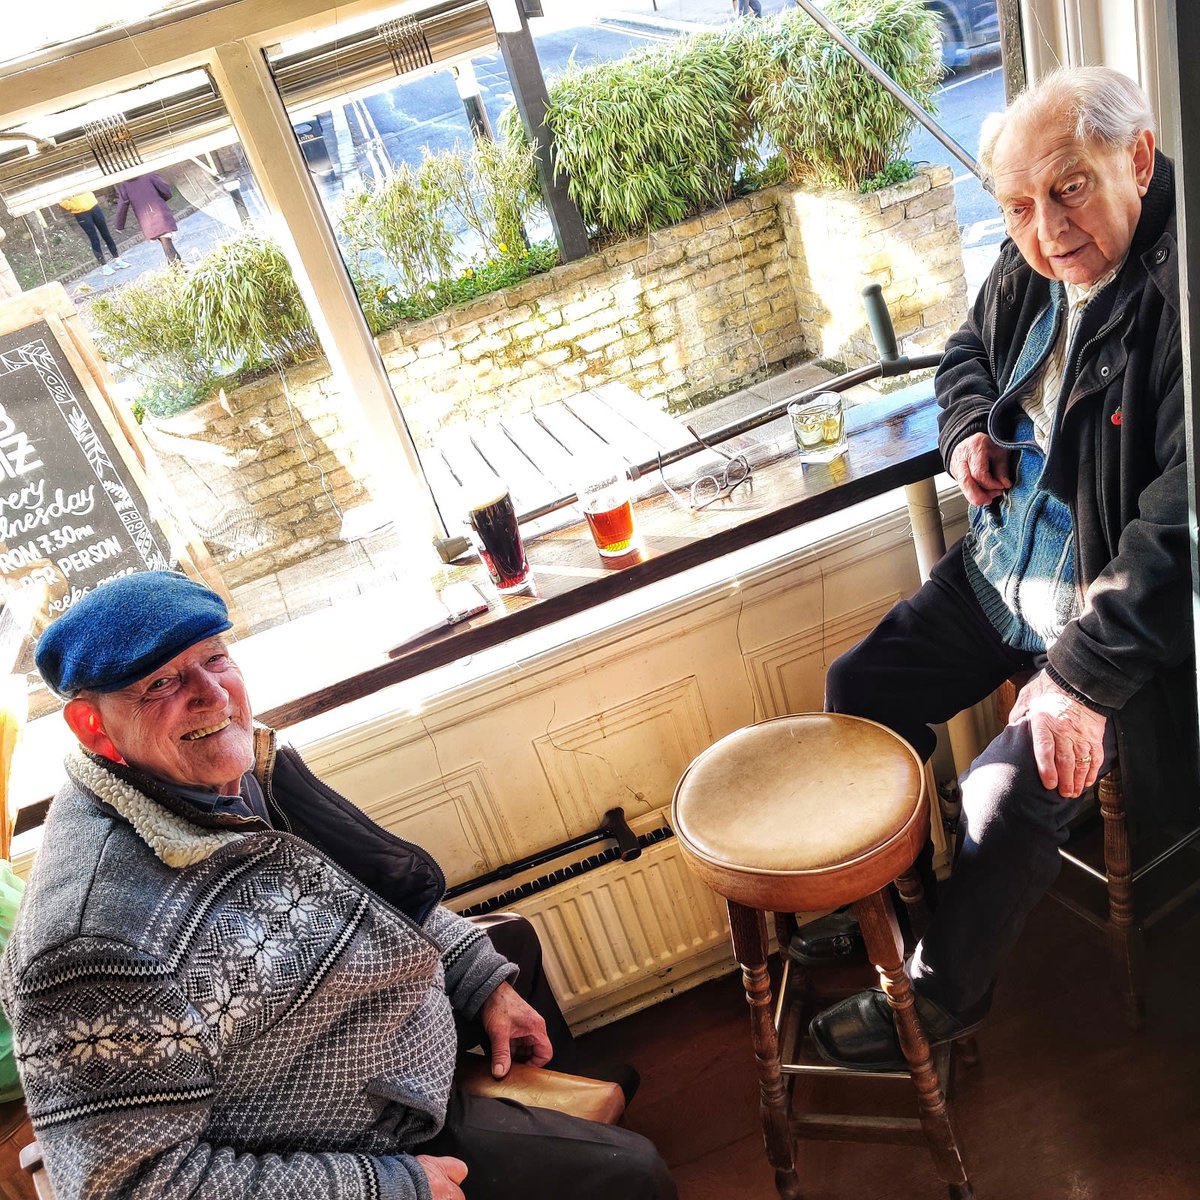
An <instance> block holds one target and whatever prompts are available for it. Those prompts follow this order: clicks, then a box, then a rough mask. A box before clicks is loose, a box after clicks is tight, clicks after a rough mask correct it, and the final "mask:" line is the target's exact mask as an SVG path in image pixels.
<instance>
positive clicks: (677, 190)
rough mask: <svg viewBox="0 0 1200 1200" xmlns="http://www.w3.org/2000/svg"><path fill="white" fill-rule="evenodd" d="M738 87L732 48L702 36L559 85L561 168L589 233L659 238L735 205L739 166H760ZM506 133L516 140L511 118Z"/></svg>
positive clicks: (551, 119)
mask: <svg viewBox="0 0 1200 1200" xmlns="http://www.w3.org/2000/svg"><path fill="white" fill-rule="evenodd" d="M737 80H738V70H737V66H736V64H735V62H734V60H733V58H732V56H731V54H730V51H729V47H728V43H727V41H726V40H725V39H724V38H723V37H721V36H719V35H712V34H700V35H695V36H692V37H687V38H680V39H678V40H677V41H675V42H674V43H672V44H670V45H668V46H664V47H655V48H651V49H648V50H642V51H639V52H638V53H636V54H631V55H629V56H628V57H626V58H623V59H617V60H615V61H613V62H606V63H598V64H596V65H594V66H590V67H586V68H575V67H571V68H570V69H569V70H568V71H567V72H566V74H565V75H563V76H562V77H561V78H560V79H558V80H557V81H556V82H555V83H554V84H553V85H551V86H550V88H549V96H550V103H549V107H548V108H547V112H546V119H547V122H548V123H549V125H550V127H551V129H553V131H554V137H555V154H556V157H555V163H554V165H555V168H556V169H557V170H559V171H564V172H566V174H567V176H568V177H569V184H568V188H569V191H570V195H571V198H572V199H573V200H574V201H575V203H576V205H577V206H578V207H579V211H580V212H581V213H582V215H583V219H584V221H585V222H586V223H587V225H588V227H589V228H591V229H592V230H593V231H595V232H596V233H598V234H600V235H607V234H619V233H631V232H634V231H636V230H648V229H659V228H661V227H662V226H664V225H669V224H671V223H673V222H675V221H680V220H683V218H685V217H687V216H689V215H691V214H692V213H694V212H697V211H698V210H700V209H701V208H703V207H706V206H707V205H710V204H713V203H715V202H718V201H720V200H722V199H725V198H726V197H728V196H729V195H730V192H731V188H732V186H733V180H734V175H735V172H736V170H737V165H738V162H739V160H742V159H745V160H747V161H754V160H755V159H756V157H757V156H756V154H755V152H754V150H753V148H752V145H751V142H750V140H749V130H748V127H747V126H746V124H745V108H744V105H743V104H742V103H741V102H740V100H739V97H738V94H737V90H736V85H737ZM510 113H511V110H510ZM504 128H505V129H506V131H507V132H508V134H509V136H510V138H512V137H514V136H517V129H516V122H515V119H514V118H513V117H512V116H511V115H510V114H506V121H505V125H504Z"/></svg>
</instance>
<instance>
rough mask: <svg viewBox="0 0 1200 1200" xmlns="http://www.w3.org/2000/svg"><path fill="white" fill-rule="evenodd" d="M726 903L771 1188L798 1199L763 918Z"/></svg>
mask: <svg viewBox="0 0 1200 1200" xmlns="http://www.w3.org/2000/svg"><path fill="white" fill-rule="evenodd" d="M727 904H728V906H729V932H730V936H731V937H732V939H733V953H734V956H735V957H736V958H737V960H738V962H739V963H740V964H741V968H742V982H743V985H744V986H745V988H746V1002H747V1003H748V1004H749V1005H750V1037H751V1040H752V1042H753V1044H754V1057H755V1060H756V1062H757V1064H758V1094H759V1105H758V1109H759V1114H760V1116H761V1117H762V1127H763V1141H764V1142H765V1143H766V1148H767V1161H768V1162H769V1163H770V1164H771V1166H772V1167H774V1168H775V1187H776V1189H777V1190H778V1192H779V1194H780V1196H782V1197H783V1200H800V1180H799V1177H798V1176H797V1175H796V1159H795V1150H794V1144H793V1141H792V1131H791V1125H790V1121H789V1116H790V1114H789V1111H788V1109H789V1103H788V1094H787V1089H786V1088H785V1087H784V1083H783V1072H782V1071H781V1070H780V1066H779V1042H778V1039H777V1037H776V1035H775V1014H774V1012H773V1011H772V1008H773V1006H772V1003H771V978H770V975H769V974H768V972H767V921H766V916H765V914H763V913H762V912H760V911H759V910H758V909H754V908H746V907H745V906H744V905H741V904H737V903H735V902H734V901H733V900H729V901H727Z"/></svg>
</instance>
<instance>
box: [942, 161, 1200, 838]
mask: <svg viewBox="0 0 1200 1200" xmlns="http://www.w3.org/2000/svg"><path fill="white" fill-rule="evenodd" d="M1177 256H1178V247H1177V245H1176V238H1175V184H1174V167H1173V166H1172V163H1171V160H1170V159H1168V158H1165V157H1164V156H1163V155H1161V154H1159V155H1156V157H1155V166H1154V175H1153V177H1152V179H1151V181H1150V187H1149V189H1148V191H1147V192H1146V195H1145V197H1144V198H1143V201H1142V215H1141V218H1140V220H1139V221H1138V225H1137V228H1136V229H1135V231H1134V236H1133V242H1132V245H1131V246H1130V249H1129V254H1128V256H1127V257H1126V259H1125V263H1124V265H1123V267H1122V268H1121V271H1120V274H1119V275H1118V277H1117V279H1116V281H1115V282H1114V283H1113V284H1112V285H1110V286H1109V287H1108V288H1106V289H1105V290H1104V291H1103V292H1102V293H1100V295H1099V296H1097V297H1096V298H1095V299H1094V300H1093V301H1092V302H1091V303H1090V304H1089V305H1088V306H1087V308H1086V309H1085V310H1084V313H1083V316H1082V318H1081V321H1080V325H1079V329H1078V331H1077V333H1076V336H1075V338H1074V342H1073V346H1072V350H1071V353H1070V356H1069V361H1068V362H1067V363H1066V374H1067V383H1066V385H1065V386H1066V388H1067V391H1066V399H1065V400H1064V402H1063V404H1062V406H1061V414H1060V419H1061V428H1060V430H1059V434H1058V436H1057V437H1056V438H1055V440H1054V447H1053V451H1052V454H1051V457H1050V459H1049V460H1048V461H1047V463H1046V467H1045V471H1044V474H1043V482H1044V484H1045V486H1046V487H1047V488H1048V489H1049V490H1050V491H1051V492H1053V493H1054V494H1055V495H1057V496H1059V497H1060V498H1061V499H1062V500H1063V501H1065V502H1066V503H1067V504H1069V505H1070V508H1071V514H1072V517H1073V520H1074V525H1075V554H1076V564H1075V566H1076V578H1077V579H1078V580H1079V582H1080V587H1081V589H1082V593H1083V595H1082V610H1081V612H1080V615H1079V616H1078V617H1077V618H1076V619H1075V620H1073V621H1071V622H1069V623H1068V625H1067V627H1066V628H1065V629H1064V630H1063V632H1062V635H1061V636H1060V637H1059V639H1058V641H1057V642H1055V644H1054V645H1053V646H1052V647H1051V648H1050V651H1049V655H1048V657H1049V670H1050V672H1051V675H1052V677H1054V678H1056V679H1057V680H1058V681H1059V682H1061V683H1062V684H1063V685H1064V686H1066V688H1067V689H1068V690H1070V691H1073V692H1075V693H1076V694H1077V695H1079V696H1080V697H1082V698H1084V699H1086V700H1087V701H1088V702H1090V703H1091V704H1092V705H1093V706H1097V707H1101V708H1104V709H1106V710H1110V711H1111V712H1112V713H1113V717H1114V721H1115V724H1116V729H1117V737H1118V742H1119V745H1120V750H1121V765H1122V771H1123V774H1124V777H1125V781H1126V791H1127V794H1128V795H1129V796H1130V804H1131V808H1132V809H1133V811H1135V812H1140V813H1149V814H1154V815H1163V814H1165V813H1168V812H1169V813H1182V812H1184V811H1186V810H1194V809H1195V808H1196V806H1197V769H1196V738H1197V735H1196V680H1195V670H1194V642H1193V637H1192V621H1191V571H1190V565H1189V554H1188V532H1187V521H1188V503H1187V495H1188V491H1187V454H1186V446H1185V437H1184V411H1183V356H1182V347H1181V343H1180V311H1179V274H1178V257H1177ZM1051 286H1054V285H1052V284H1051V283H1050V281H1049V280H1047V279H1045V278H1043V277H1042V276H1040V275H1038V274H1037V273H1036V272H1035V271H1033V270H1032V268H1030V267H1029V266H1028V265H1027V264H1026V262H1025V261H1024V259H1023V258H1022V257H1021V255H1020V253H1019V252H1018V250H1017V248H1016V246H1015V245H1014V244H1013V242H1012V241H1010V240H1006V241H1005V243H1004V245H1003V246H1002V247H1001V250H1000V257H999V259H998V260H997V262H996V265H995V267H994V268H993V270H992V273H991V275H990V276H989V278H988V280H987V282H986V283H985V285H984V286H983V288H982V289H981V290H980V293H979V296H978V297H977V299H976V301H975V304H974V307H973V309H972V312H971V314H970V316H969V318H968V320H967V322H966V324H965V325H963V327H962V328H961V329H960V330H959V331H958V332H957V333H956V334H955V335H954V336H953V337H952V338H951V339H950V341H949V342H948V343H947V346H946V353H945V357H944V359H943V362H942V366H941V368H940V369H939V371H938V375H937V381H936V390H937V396H938V402H939V404H940V405H941V408H942V412H941V415H940V417H939V428H940V436H939V442H940V447H941V451H942V455H943V458H944V459H945V461H946V462H947V463H949V462H950V456H951V455H952V454H953V452H954V448H955V447H956V446H957V445H958V443H959V442H961V441H962V440H963V439H964V438H967V437H969V436H970V435H971V434H974V433H980V432H986V431H987V424H988V418H989V415H990V414H991V411H992V409H993V407H996V405H997V401H998V400H999V398H1000V395H1001V394H1002V393H1003V391H1004V388H1005V386H1006V385H1007V382H1008V379H1009V377H1010V376H1011V373H1012V370H1013V367H1014V366H1015V364H1016V360H1017V356H1018V354H1019V353H1020V351H1021V347H1022V345H1023V344H1024V341H1025V336H1026V334H1027V333H1028V332H1029V328H1030V326H1031V325H1032V324H1033V322H1034V320H1035V319H1036V318H1037V316H1038V314H1039V313H1040V312H1041V311H1042V310H1043V309H1044V308H1045V306H1046V305H1048V304H1049V303H1050V288H1051ZM1032 386H1033V383H1032V381H1031V382H1030V384H1028V385H1022V387H1020V388H1018V389H1016V390H1015V391H1014V392H1013V393H1012V394H1011V395H1007V396H1005V397H1004V399H1003V400H1002V401H1000V405H999V407H998V408H997V412H996V417H997V422H998V423H1002V422H1003V419H1004V417H1005V416H1006V415H1007V412H1008V410H1009V408H1010V405H1011V406H1012V407H1014V408H1015V407H1016V406H1019V405H1020V402H1021V400H1022V398H1023V396H1024V395H1025V393H1026V391H1027V390H1028V388H1029V387H1032Z"/></svg>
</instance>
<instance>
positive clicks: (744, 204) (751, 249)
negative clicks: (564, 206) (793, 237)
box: [379, 189, 806, 445]
mask: <svg viewBox="0 0 1200 1200" xmlns="http://www.w3.org/2000/svg"><path fill="white" fill-rule="evenodd" d="M783 239H784V235H783V227H782V225H781V223H780V219H779V204H778V191H777V189H772V190H770V191H766V192H759V193H756V194H755V195H752V196H748V197H745V198H744V199H741V200H737V201H734V202H733V203H731V204H729V205H728V206H726V207H725V208H722V209H719V210H717V211H715V212H710V213H705V214H703V215H702V216H699V217H696V218H694V219H692V220H690V221H684V222H682V223H681V224H679V225H676V226H673V227H672V228H670V229H664V230H659V231H658V232H657V233H651V234H647V235H646V236H643V237H638V238H635V239H633V240H631V241H628V242H622V243H620V244H618V245H614V246H611V247H609V248H608V249H606V250H602V251H600V252H599V253H597V254H593V255H590V256H589V257H588V258H585V259H581V260H580V261H578V262H573V263H568V264H567V265H565V266H562V267H558V268H556V269H555V270H553V271H550V272H547V273H546V274H545V275H540V276H537V277H536V278H534V279H529V280H526V281H525V282H524V283H521V284H518V285H517V286H516V287H513V288H509V289H507V290H506V291H505V292H503V293H496V294H494V295H491V296H487V297H485V298H483V299H482V300H479V301H477V302H475V303H473V304H467V305H463V306H462V307H461V308H458V309H456V310H455V311H454V312H449V313H443V314H441V315H439V316H436V317H432V318H430V319H429V320H426V321H421V322H417V323H415V324H412V325H409V326H406V327H405V328H403V329H397V330H395V331H393V332H390V333H387V334H384V335H383V336H382V337H381V338H380V339H379V344H380V349H381V350H382V352H383V356H384V361H385V362H386V364H387V368H388V373H389V375H390V376H391V378H392V383H393V385H394V386H395V389H396V395H397V397H398V399H399V400H400V404H401V406H402V408H403V409H404V413H405V416H406V418H407V420H408V424H409V428H410V430H411V431H412V433H413V437H414V438H415V439H416V441H417V444H418V445H425V444H428V442H429V439H430V437H431V436H432V435H433V434H434V433H435V432H436V431H437V430H438V429H440V428H442V427H444V426H446V425H448V424H454V423H457V422H459V421H462V420H467V419H469V420H486V419H487V418H488V417H489V416H492V415H494V414H497V413H500V412H523V411H528V410H530V409H532V408H535V407H537V406H538V405H540V404H547V403H550V402H552V401H554V400H559V399H562V398H563V397H566V396H571V395H574V394H577V393H578V392H580V391H582V390H584V389H585V388H587V387H590V386H592V385H593V384H597V383H604V382H608V381H611V380H620V381H622V382H623V383H626V384H628V385H629V386H630V387H631V388H632V389H633V390H634V391H635V392H637V393H638V394H639V395H641V396H642V397H643V398H645V399H648V400H652V399H658V400H660V401H661V402H662V404H663V407H664V408H668V409H670V408H675V409H685V408H691V407H693V406H694V405H696V404H702V403H704V402H705V401H706V400H710V399H712V398H714V397H716V396H722V395H725V394H727V393H729V392H731V391H735V390H736V389H737V388H739V387H742V386H745V385H748V384H750V383H752V382H754V381H756V380H758V379H762V378H764V377H766V376H768V375H770V374H772V373H773V372H774V371H775V370H776V369H778V368H779V367H780V365H782V364H784V363H791V362H794V361H797V360H799V359H801V358H803V357H806V355H805V352H804V331H803V328H802V326H801V323H800V321H799V319H798V316H797V311H796V298H795V295H794V292H793V288H792V283H791V280H790V278H789V270H788V258H787V255H786V253H785V246H784V240H783Z"/></svg>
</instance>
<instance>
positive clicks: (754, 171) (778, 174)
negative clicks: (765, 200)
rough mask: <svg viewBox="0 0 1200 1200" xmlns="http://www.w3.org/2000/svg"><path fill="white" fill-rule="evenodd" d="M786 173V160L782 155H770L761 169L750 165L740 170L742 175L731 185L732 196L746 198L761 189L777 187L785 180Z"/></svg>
mask: <svg viewBox="0 0 1200 1200" xmlns="http://www.w3.org/2000/svg"><path fill="white" fill-rule="evenodd" d="M787 173H788V165H787V159H786V158H784V156H783V155H782V154H772V155H771V157H770V158H768V159H767V161H766V162H765V163H763V164H762V166H761V167H760V166H755V165H753V164H751V165H750V166H746V167H743V168H742V173H741V174H740V175H739V176H738V178H737V182H736V183H735V184H734V185H733V194H734V195H735V196H748V195H749V194H750V193H751V192H757V191H760V190H761V189H763V188H769V187H778V185H779V184H781V183H784V182H785V181H786V180H787Z"/></svg>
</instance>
